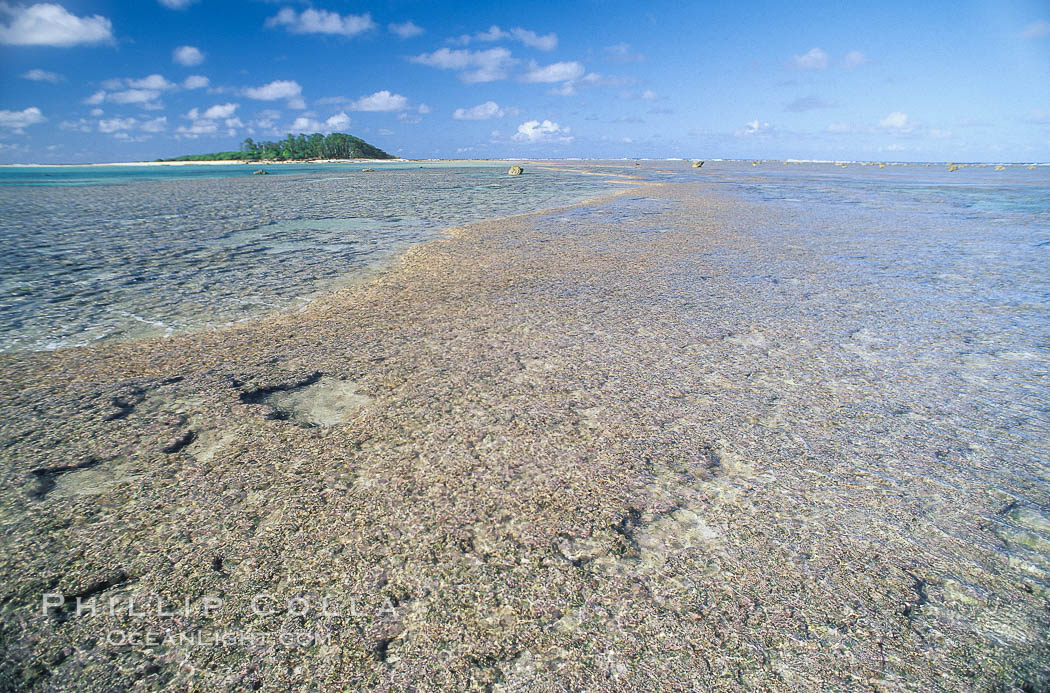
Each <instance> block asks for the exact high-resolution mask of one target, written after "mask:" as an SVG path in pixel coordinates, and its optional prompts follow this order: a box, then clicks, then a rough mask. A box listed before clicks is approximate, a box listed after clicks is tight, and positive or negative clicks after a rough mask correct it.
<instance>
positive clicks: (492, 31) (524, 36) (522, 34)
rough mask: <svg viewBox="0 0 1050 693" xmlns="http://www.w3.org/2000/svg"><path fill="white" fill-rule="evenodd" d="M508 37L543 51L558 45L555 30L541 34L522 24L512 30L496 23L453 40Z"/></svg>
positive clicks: (469, 41)
mask: <svg viewBox="0 0 1050 693" xmlns="http://www.w3.org/2000/svg"><path fill="white" fill-rule="evenodd" d="M507 39H512V40H515V41H520V42H521V43H523V44H524V45H526V46H529V47H530V48H535V49H537V50H541V51H552V50H554V49H555V48H557V47H558V35H557V34H555V33H553V32H552V33H549V34H542V35H541V34H537V33H536V32H535V31H531V30H529V29H522V28H521V27H520V26H519V27H514V28H513V29H511V30H510V31H504V30H503V29H501V28H500V27H498V26H497V25H495V24H493V25H492V26H490V27H489V28H488V29H486V30H485V31H479V32H478V33H476V34H463V35H462V36H460V37H459V38H457V39H453V41H454V42H455V43H460V44H463V45H466V44H468V43H471V42H472V41H483V42H492V41H503V40H507Z"/></svg>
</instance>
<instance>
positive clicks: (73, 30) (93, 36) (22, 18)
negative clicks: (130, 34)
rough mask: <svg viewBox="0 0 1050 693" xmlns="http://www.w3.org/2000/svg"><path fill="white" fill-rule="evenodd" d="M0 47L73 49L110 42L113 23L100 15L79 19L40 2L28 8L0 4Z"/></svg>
mask: <svg viewBox="0 0 1050 693" xmlns="http://www.w3.org/2000/svg"><path fill="white" fill-rule="evenodd" d="M0 16H5V17H6V20H7V21H6V23H0V44H5V45H9V46H76V45H78V44H90V43H103V42H107V41H112V40H113V23H112V22H110V21H109V19H107V18H106V17H103V16H102V15H98V14H96V15H92V16H90V17H78V16H76V15H75V14H70V13H69V12H68V11H66V9H65V8H64V7H62V6H61V5H55V4H52V3H47V2H42V3H37V4H36V5H30V6H28V7H26V6H24V5H8V4H7V3H6V2H3V3H0Z"/></svg>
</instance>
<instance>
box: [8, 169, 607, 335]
mask: <svg viewBox="0 0 1050 693" xmlns="http://www.w3.org/2000/svg"><path fill="white" fill-rule="evenodd" d="M376 166H377V170H376V171H374V172H362V171H361V169H362V168H363V167H364V166H363V165H342V164H329V165H318V166H301V167H300V166H269V167H266V168H267V169H268V170H270V171H271V172H272V173H273V174H275V175H272V176H267V177H262V176H252V175H250V172H249V170H248V168H246V167H238V166H182V167H171V168H157V167H152V168H148V167H112V168H109V167H98V168H89V167H68V168H8V169H4V170H0V205H2V206H3V209H5V210H6V213H5V215H4V217H3V219H2V220H0V275H2V279H0V290H2V295H3V299H2V302H0V350H2V351H11V350H25V349H29V350H41V349H55V348H59V347H65V346H79V345H85V344H90V343H92V342H96V341H98V340H101V339H106V338H131V337H140V336H150V335H156V334H169V333H173V332H179V331H185V330H192V329H203V328H210V327H215V326H220V325H225V324H229V323H231V322H236V321H238V320H243V319H246V318H251V317H254V316H257V315H260V314H262V313H265V312H268V311H272V310H277V309H286V308H288V307H294V306H295V305H296V304H299V303H302V302H304V301H306V300H308V299H309V298H310V297H311V296H313V295H316V294H317V293H318V292H322V291H324V290H326V289H330V288H332V287H333V286H334V285H335V284H336V283H338V282H340V281H345V280H347V279H348V278H349V277H351V276H353V275H354V274H355V273H358V272H360V271H362V270H367V269H368V268H370V267H375V266H377V265H379V264H382V263H384V262H387V261H390V260H391V259H392V258H394V257H395V256H396V255H397V254H398V253H399V252H401V251H403V250H404V249H405V248H407V247H408V246H409V245H411V244H413V243H418V242H420V241H423V240H427V239H429V238H433V237H435V236H436V235H437V234H438V233H440V231H441V230H442V229H445V228H448V227H449V226H453V225H456V224H462V223H466V222H471V221H477V220H480V219H486V218H492V217H503V216H509V215H514V214H520V213H525V212H530V211H534V210H536V209H542V208H545V207H551V206H557V205H564V204H568V203H572V202H576V201H579V200H582V199H585V198H588V197H592V196H594V195H596V194H599V193H602V192H606V191H608V190H609V189H610V188H611V187H612V186H611V185H610V184H609V183H608V182H606V181H605V180H604V179H602V178H600V177H596V176H581V175H577V174H575V173H566V172H559V171H547V170H543V169H538V168H532V167H530V170H529V171H528V173H527V174H526V175H524V176H520V177H513V178H512V177H508V176H507V175H506V173H505V170H506V169H505V164H490V165H485V166H483V165H474V166H457V167H449V166H447V165H444V166H441V165H415V164H412V165H409V164H384V165H376Z"/></svg>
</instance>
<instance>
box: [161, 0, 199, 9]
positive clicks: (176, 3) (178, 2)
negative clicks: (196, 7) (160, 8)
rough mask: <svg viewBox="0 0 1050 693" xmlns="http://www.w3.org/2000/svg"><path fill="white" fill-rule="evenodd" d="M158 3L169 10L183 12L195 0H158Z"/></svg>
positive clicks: (195, 0)
mask: <svg viewBox="0 0 1050 693" xmlns="http://www.w3.org/2000/svg"><path fill="white" fill-rule="evenodd" d="M158 2H160V4H161V5H164V6H165V7H167V8H168V9H169V10H184V9H186V8H187V7H189V6H190V5H192V4H193V3H195V2H197V0H158Z"/></svg>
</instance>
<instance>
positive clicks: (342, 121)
mask: <svg viewBox="0 0 1050 693" xmlns="http://www.w3.org/2000/svg"><path fill="white" fill-rule="evenodd" d="M350 122H351V121H350V116H348V115H347V114H346V113H345V112H343V111H340V112H339V113H336V114H335V115H334V116H332V117H331V118H329V119H328V120H326V121H324V124H325V127H326V128H331V129H332V130H345V129H346V128H348V127H350Z"/></svg>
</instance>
